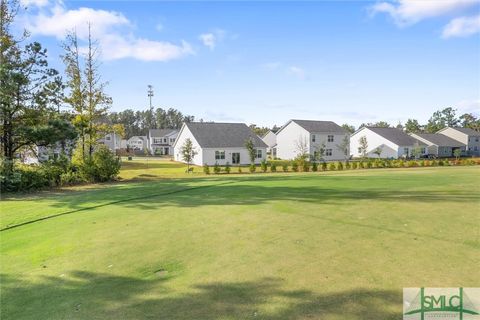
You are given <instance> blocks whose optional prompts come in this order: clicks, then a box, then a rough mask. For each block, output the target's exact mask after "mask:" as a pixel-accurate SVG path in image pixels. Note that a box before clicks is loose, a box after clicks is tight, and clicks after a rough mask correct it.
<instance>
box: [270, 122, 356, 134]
mask: <svg viewBox="0 0 480 320" xmlns="http://www.w3.org/2000/svg"><path fill="white" fill-rule="evenodd" d="M291 122H295V123H296V124H298V125H299V126H300V127H302V128H303V129H305V130H307V131H308V132H318V133H321V132H337V133H346V132H347V131H346V130H345V129H344V128H342V127H341V126H339V125H338V124H336V123H335V122H333V121H320V120H298V119H292V120H289V121H288V122H287V123H286V124H284V125H283V126H282V127H281V128H280V129H279V130H278V131H277V132H276V134H277V135H278V134H279V133H280V131H282V129H283V128H285V127H286V126H288V125H289V124H290V123H291Z"/></svg>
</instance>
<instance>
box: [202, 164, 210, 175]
mask: <svg viewBox="0 0 480 320" xmlns="http://www.w3.org/2000/svg"><path fill="white" fill-rule="evenodd" d="M203 173H205V174H210V167H209V166H208V164H206V163H205V164H204V165H203Z"/></svg>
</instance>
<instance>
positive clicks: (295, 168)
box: [292, 161, 298, 172]
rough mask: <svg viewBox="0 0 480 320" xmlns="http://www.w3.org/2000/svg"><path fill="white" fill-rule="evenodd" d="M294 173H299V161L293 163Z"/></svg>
mask: <svg viewBox="0 0 480 320" xmlns="http://www.w3.org/2000/svg"><path fill="white" fill-rule="evenodd" d="M292 171H293V172H298V162H297V161H293V162H292Z"/></svg>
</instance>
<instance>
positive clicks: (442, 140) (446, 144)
mask: <svg viewBox="0 0 480 320" xmlns="http://www.w3.org/2000/svg"><path fill="white" fill-rule="evenodd" d="M410 135H411V136H412V137H413V138H415V139H418V140H420V141H422V142H424V143H426V144H427V145H428V154H430V155H434V156H436V157H453V156H454V152H455V150H457V149H459V150H460V152H461V153H464V152H465V149H466V145H465V144H463V143H461V142H460V141H457V140H455V139H452V138H450V137H448V136H446V135H443V134H440V133H410Z"/></svg>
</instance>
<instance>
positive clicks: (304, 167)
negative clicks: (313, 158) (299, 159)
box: [302, 161, 310, 172]
mask: <svg viewBox="0 0 480 320" xmlns="http://www.w3.org/2000/svg"><path fill="white" fill-rule="evenodd" d="M302 171H303V172H309V171H310V162H308V161H303V164H302Z"/></svg>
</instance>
